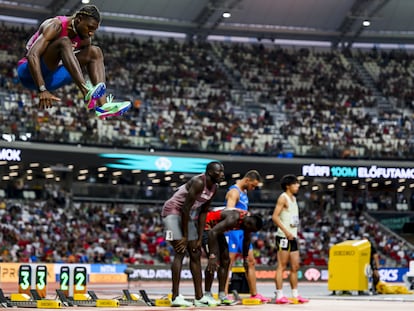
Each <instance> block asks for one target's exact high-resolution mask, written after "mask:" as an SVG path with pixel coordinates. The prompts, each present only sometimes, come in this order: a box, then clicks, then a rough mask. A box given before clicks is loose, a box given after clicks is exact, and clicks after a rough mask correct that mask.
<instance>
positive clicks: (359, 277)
mask: <svg viewBox="0 0 414 311" xmlns="http://www.w3.org/2000/svg"><path fill="white" fill-rule="evenodd" d="M370 256H371V244H370V243H369V241H368V240H349V241H344V242H342V243H338V244H335V245H334V246H332V247H331V249H330V250H329V262H328V273H329V278H328V289H329V290H330V291H337V290H340V291H343V290H348V291H365V290H368V271H369V265H370Z"/></svg>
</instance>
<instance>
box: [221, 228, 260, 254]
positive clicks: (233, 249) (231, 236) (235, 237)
mask: <svg viewBox="0 0 414 311" xmlns="http://www.w3.org/2000/svg"><path fill="white" fill-rule="evenodd" d="M225 235H226V239H227V244H229V252H230V253H236V254H243V238H244V232H243V230H231V231H228V232H226V233H225ZM251 249H253V245H252V244H251V243H250V246H249V250H251Z"/></svg>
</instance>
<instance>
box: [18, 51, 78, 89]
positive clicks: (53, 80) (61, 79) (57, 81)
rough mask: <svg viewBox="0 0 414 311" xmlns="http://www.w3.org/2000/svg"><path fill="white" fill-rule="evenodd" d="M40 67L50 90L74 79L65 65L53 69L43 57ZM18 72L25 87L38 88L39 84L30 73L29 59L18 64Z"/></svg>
mask: <svg viewBox="0 0 414 311" xmlns="http://www.w3.org/2000/svg"><path fill="white" fill-rule="evenodd" d="M40 68H41V70H42V75H43V79H44V80H45V86H46V89H48V90H49V91H54V90H56V89H58V88H60V87H62V86H64V85H67V84H70V83H72V81H73V79H72V77H71V75H70V74H69V71H68V70H67V69H66V68H65V66H63V65H61V66H59V67H58V68H57V69H56V70H53V71H52V70H50V69H49V68H47V66H46V65H45V63H44V62H43V59H41V61H40ZM17 74H18V76H19V80H20V82H21V83H22V84H23V86H24V87H26V88H28V89H31V90H37V88H38V86H37V85H36V83H35V82H34V80H33V77H32V74H31V73H30V69H29V62H28V61H25V62H23V63H21V64H19V65H18V66H17Z"/></svg>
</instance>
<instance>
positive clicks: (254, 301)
mask: <svg viewBox="0 0 414 311" xmlns="http://www.w3.org/2000/svg"><path fill="white" fill-rule="evenodd" d="M261 304H262V301H261V300H260V299H258V298H243V299H242V305H261Z"/></svg>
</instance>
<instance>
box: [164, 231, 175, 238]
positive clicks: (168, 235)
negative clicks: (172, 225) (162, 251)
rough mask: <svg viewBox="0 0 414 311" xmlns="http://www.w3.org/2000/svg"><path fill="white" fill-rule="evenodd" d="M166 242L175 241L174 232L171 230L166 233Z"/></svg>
mask: <svg viewBox="0 0 414 311" xmlns="http://www.w3.org/2000/svg"><path fill="white" fill-rule="evenodd" d="M165 240H166V241H173V240H174V237H173V232H172V231H171V230H167V231H165Z"/></svg>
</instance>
